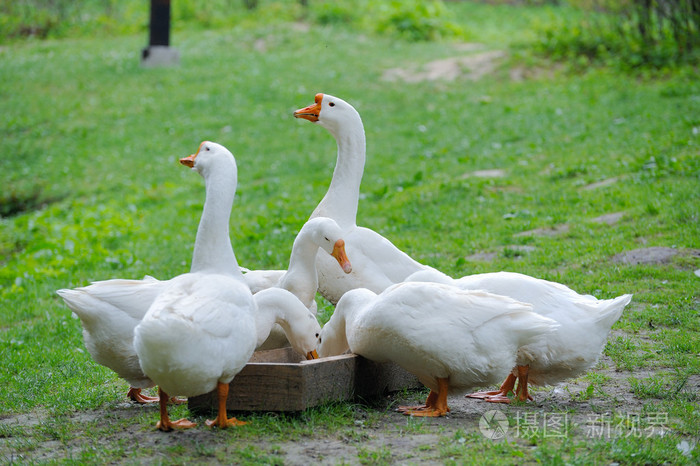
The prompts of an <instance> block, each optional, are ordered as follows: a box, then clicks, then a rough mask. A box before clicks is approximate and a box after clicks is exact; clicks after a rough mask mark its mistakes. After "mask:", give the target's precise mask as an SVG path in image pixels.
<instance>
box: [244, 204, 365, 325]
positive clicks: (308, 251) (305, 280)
mask: <svg viewBox="0 0 700 466" xmlns="http://www.w3.org/2000/svg"><path fill="white" fill-rule="evenodd" d="M342 235H343V232H342V230H341V229H340V227H339V226H338V224H337V223H336V221H335V220H333V219H331V218H327V217H317V218H313V219H310V220H309V221H307V222H306V223H305V224H304V225H303V226H302V227H301V230H299V233H298V234H297V236H296V238H295V239H294V244H293V245H292V252H291V254H290V256H289V267H288V268H287V270H248V269H246V268H241V269H242V271H243V272H245V273H244V274H243V278H244V279H245V281H246V283H247V284H248V287H249V288H250V290H251V291H252V292H253V294H255V293H257V292H258V291H261V290H264V289H267V288H271V287H278V288H284V289H285V290H287V291H291V292H292V293H294V295H295V296H296V297H297V298H299V299H300V300H301V302H302V303H304V305H305V306H306V307H308V308H309V310H310V311H311V312H313V313H314V314H316V311H317V309H316V300H315V298H316V290H317V289H318V273H317V271H316V263H315V260H316V253H319V254H321V253H323V252H324V251H325V252H326V253H327V254H329V255H330V256H331V257H333V258H334V259H335V261H336V262H337V263H338V264H339V265H340V268H341V270H342V271H343V272H344V273H350V272H351V271H352V266H351V264H350V261H349V260H348V258H347V255H346V253H345V241H344V240H343V238H342ZM319 249H320V251H319Z"/></svg>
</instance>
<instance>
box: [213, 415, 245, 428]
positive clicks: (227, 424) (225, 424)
mask: <svg viewBox="0 0 700 466" xmlns="http://www.w3.org/2000/svg"><path fill="white" fill-rule="evenodd" d="M206 424H207V425H208V426H209V427H218V428H219V429H225V428H227V427H237V426H244V425H246V424H248V423H247V422H245V421H239V420H238V419H236V418H235V417H232V418H229V419H226V420H225V421H224V422H219V420H218V418H217V419H209V420H208V421H206Z"/></svg>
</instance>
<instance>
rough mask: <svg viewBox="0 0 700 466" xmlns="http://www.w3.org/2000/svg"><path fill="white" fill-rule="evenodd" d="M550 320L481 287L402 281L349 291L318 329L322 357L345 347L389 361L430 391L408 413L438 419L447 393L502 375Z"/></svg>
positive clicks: (549, 326) (444, 408) (549, 325)
mask: <svg viewBox="0 0 700 466" xmlns="http://www.w3.org/2000/svg"><path fill="white" fill-rule="evenodd" d="M555 325H556V324H555V323H554V322H553V321H552V320H551V319H547V318H546V317H542V316H539V315H537V314H535V313H533V312H532V306H530V305H529V304H524V303H520V302H517V301H515V300H513V299H511V298H507V297H504V296H498V295H494V294H490V293H486V292H483V291H463V290H460V289H458V288H456V287H453V286H449V285H443V284H439V283H427V282H426V283H419V282H405V283H399V284H397V285H393V286H391V287H389V288H387V289H386V290H384V291H383V292H382V293H380V294H376V293H374V292H372V291H370V290H368V289H365V288H360V289H355V290H351V291H348V292H347V293H345V294H344V295H343V297H342V298H341V299H340V301H338V305H337V307H336V309H335V312H334V313H333V315H332V316H331V318H330V320H329V321H328V323H327V324H326V325H325V326H324V327H323V330H322V332H321V343H320V345H319V347H318V354H319V356H320V357H326V356H332V355H336V354H342V353H344V352H345V351H346V350H348V349H349V350H350V351H352V352H353V353H355V354H359V355H361V356H364V357H365V358H367V359H370V360H373V361H376V362H386V361H393V362H394V363H396V364H398V365H399V366H401V367H403V368H404V369H405V370H407V371H408V372H411V373H412V374H414V375H416V376H417V377H418V379H419V380H420V381H421V382H422V383H423V384H424V385H426V386H428V387H429V388H430V390H431V392H430V395H428V399H427V400H426V403H425V405H424V406H413V407H400V408H399V411H402V412H403V413H404V414H410V415H413V416H444V415H445V414H446V413H447V412H448V411H449V408H448V406H447V395H448V393H450V392H460V391H461V392H463V391H465V390H467V389H470V388H474V387H477V386H483V385H487V384H489V383H493V382H494V381H498V380H500V379H501V378H502V377H503V376H504V375H505V374H507V373H508V371H509V370H510V369H511V367H513V364H514V363H515V352H516V350H517V349H518V348H519V347H520V346H523V345H525V344H529V343H532V342H534V341H537V339H539V338H541V337H542V336H543V335H544V334H546V333H548V332H550V331H552V329H553V328H554V326H555Z"/></svg>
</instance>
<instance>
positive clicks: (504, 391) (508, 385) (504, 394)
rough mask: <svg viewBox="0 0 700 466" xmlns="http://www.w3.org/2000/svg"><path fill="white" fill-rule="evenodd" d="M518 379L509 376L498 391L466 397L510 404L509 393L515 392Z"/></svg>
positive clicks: (476, 393) (512, 375)
mask: <svg viewBox="0 0 700 466" xmlns="http://www.w3.org/2000/svg"><path fill="white" fill-rule="evenodd" d="M515 380H516V377H515V375H514V374H512V373H511V374H508V377H506V380H504V381H503V383H502V384H501V387H500V388H499V389H498V390H493V391H487V392H475V393H470V394H469V395H465V396H466V397H467V398H478V399H480V400H486V401H488V402H491V403H510V399H509V398H508V393H510V392H512V391H513V388H515Z"/></svg>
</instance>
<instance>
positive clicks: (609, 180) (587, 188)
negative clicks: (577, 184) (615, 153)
mask: <svg viewBox="0 0 700 466" xmlns="http://www.w3.org/2000/svg"><path fill="white" fill-rule="evenodd" d="M618 181H620V179H619V178H617V177H615V178H607V179H605V180H601V181H596V182H595V183H591V184H587V185H586V186H584V187H582V188H581V189H582V190H584V191H591V190H593V189H598V188H605V187H608V186H612V185H614V184H615V183H617V182H618Z"/></svg>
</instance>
